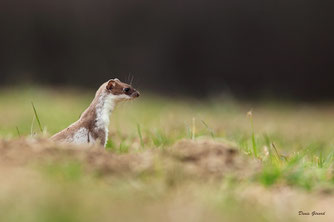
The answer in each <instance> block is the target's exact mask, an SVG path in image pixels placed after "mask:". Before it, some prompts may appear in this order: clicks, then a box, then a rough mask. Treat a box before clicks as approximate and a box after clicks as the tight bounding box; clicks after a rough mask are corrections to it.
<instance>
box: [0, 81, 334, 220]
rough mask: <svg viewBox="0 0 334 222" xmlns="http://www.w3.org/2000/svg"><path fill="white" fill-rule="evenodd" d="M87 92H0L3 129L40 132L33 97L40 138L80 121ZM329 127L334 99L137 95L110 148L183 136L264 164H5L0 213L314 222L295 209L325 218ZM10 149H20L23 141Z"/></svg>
mask: <svg viewBox="0 0 334 222" xmlns="http://www.w3.org/2000/svg"><path fill="white" fill-rule="evenodd" d="M93 95H94V92H92V91H86V90H69V89H40V88H26V87H18V88H14V89H2V90H1V91H0V136H1V137H2V138H3V139H5V140H6V141H15V140H17V138H18V137H19V136H18V135H19V134H20V135H21V136H24V137H28V138H29V137H31V136H33V137H36V136H38V135H39V136H40V135H42V134H41V133H40V132H39V131H40V130H39V128H38V125H37V123H36V121H35V120H34V113H33V109H32V106H31V102H33V103H34V105H35V107H36V110H37V113H38V116H39V119H40V121H41V123H42V126H43V127H44V133H43V136H46V135H51V134H53V133H56V132H57V131H59V130H61V129H63V128H65V127H67V126H68V125H69V124H71V123H72V122H74V121H75V120H77V119H78V117H79V115H80V114H81V112H82V111H83V110H84V109H85V108H86V107H87V106H88V105H89V103H90V101H91V100H92V98H93ZM250 110H252V112H251V113H250V112H249V111H250ZM247 113H248V115H247ZM251 122H253V126H252V124H251ZM333 133H334V104H313V105H312V104H294V103H283V102H271V101H266V102H257V103H249V102H248V103H242V102H236V101H233V100H230V99H226V98H213V99H212V100H209V101H205V102H203V101H202V102H199V101H196V100H190V99H174V98H170V99H168V98H158V97H154V96H152V95H145V93H143V94H142V96H141V97H140V98H139V99H137V100H135V101H131V102H127V103H124V104H121V105H120V106H119V107H117V108H116V110H115V111H114V113H113V114H112V118H111V125H110V136H109V138H110V141H109V143H108V147H107V149H108V152H111V153H112V154H114V155H137V154H138V155H139V154H140V153H143V152H146V151H150V150H155V151H158V152H159V155H162V156H164V155H165V154H164V150H168V149H173V144H175V143H177V142H178V141H179V140H184V139H186V140H189V141H191V140H194V141H197V140H198V141H202V140H205V141H211V142H213V143H219V144H220V143H221V144H228V145H230V146H234V147H237V148H238V149H239V150H240V153H241V155H244V154H245V155H246V156H248V158H249V159H250V160H253V161H255V162H256V163H257V164H259V166H260V167H258V169H257V170H256V172H253V173H251V174H246V176H242V177H239V176H237V175H236V174H234V173H233V171H231V172H228V174H226V175H225V174H224V177H223V178H220V179H218V180H217V179H210V178H211V177H209V178H196V179H185V175H183V174H182V172H181V171H180V172H179V171H178V170H175V169H178V168H175V169H174V168H173V170H165V169H164V168H163V167H160V166H161V165H165V164H166V165H168V164H171V163H169V162H167V163H166V162H165V161H164V160H162V159H161V157H159V158H157V159H156V160H154V161H153V162H154V166H155V168H158V169H161V170H157V171H156V170H155V171H154V172H153V173H151V172H146V171H145V173H140V174H134V175H133V174H131V175H130V176H121V177H119V176H111V177H107V178H106V177H101V176H99V173H96V172H89V171H86V170H85V166H84V165H85V163H84V162H82V161H77V160H71V159H66V161H59V162H57V161H42V162H39V163H38V164H37V165H38V166H37V167H36V164H35V162H34V164H28V165H26V164H24V165H21V164H17V165H15V167H12V165H10V166H11V167H8V166H7V165H6V163H3V164H2V166H1V167H0V171H1V175H2V176H1V177H2V178H1V179H2V180H5V181H6V182H4V183H1V187H0V190H1V194H0V208H1V209H2V210H1V213H0V220H1V221H97V220H99V221H110V220H115V221H157V220H160V221H221V220H227V221H244V220H248V221H288V220H289V221H305V220H311V219H312V216H309V217H308V216H299V215H298V211H300V210H303V211H305V212H307V211H309V212H312V211H318V212H324V211H326V215H325V216H317V218H316V219H317V220H321V221H331V220H333V218H334V217H333V213H332V212H331V211H333V207H332V206H331V204H329V203H330V201H333V199H334V198H333V197H332V196H333V194H332V192H333V191H334V172H333V160H334V151H333V144H334V143H333V142H334V137H333ZM36 134H37V135H36ZM23 144H24V143H23ZM14 147H16V145H15V146H14ZM13 150H16V151H15V152H17V155H18V156H19V155H20V151H19V148H17V149H13ZM13 152H14V151H13ZM108 152H106V153H105V155H108ZM23 154H24V152H22V155H23ZM27 155H28V154H27ZM27 158H29V156H27ZM48 158H49V157H48ZM129 161H131V159H130V160H129ZM37 162H38V161H37ZM208 164H210V163H208ZM180 167H181V168H186V167H188V165H187V166H186V164H185V165H184V166H183V165H182V164H181V166H180ZM168 169H169V168H168ZM111 175H113V174H112V173H111ZM170 181H174V182H172V183H171V182H170Z"/></svg>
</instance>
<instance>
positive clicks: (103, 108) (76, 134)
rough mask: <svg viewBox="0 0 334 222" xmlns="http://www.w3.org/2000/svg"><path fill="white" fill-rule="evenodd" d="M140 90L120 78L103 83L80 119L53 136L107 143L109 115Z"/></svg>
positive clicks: (74, 140) (65, 140)
mask: <svg viewBox="0 0 334 222" xmlns="http://www.w3.org/2000/svg"><path fill="white" fill-rule="evenodd" d="M139 95H140V94H139V92H138V91H137V90H136V89H134V88H133V87H132V86H131V85H128V84H126V83H123V82H121V81H119V80H118V79H111V80H109V81H107V82H105V83H103V84H102V85H101V86H100V88H99V89H98V90H97V92H96V94H95V98H94V99H93V101H92V103H91V104H90V105H89V107H88V108H87V109H86V110H85V111H84V112H83V113H82V114H81V116H80V118H79V120H78V121H76V122H74V123H73V124H71V125H70V126H69V127H67V128H66V129H64V130H62V131H60V132H59V133H57V134H55V135H54V136H52V137H51V140H53V141H56V142H65V143H75V144H96V143H99V144H101V145H103V146H105V145H106V143H107V140H108V126H109V117H110V114H111V112H112V111H113V109H114V108H115V106H116V105H117V103H119V102H120V101H124V100H130V99H134V98H137V97H138V96H139Z"/></svg>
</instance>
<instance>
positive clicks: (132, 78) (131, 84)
mask: <svg viewBox="0 0 334 222" xmlns="http://www.w3.org/2000/svg"><path fill="white" fill-rule="evenodd" d="M134 78H135V76H134V75H132V78H131V82H130V85H132V82H133V79H134Z"/></svg>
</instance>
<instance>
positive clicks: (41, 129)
mask: <svg viewBox="0 0 334 222" xmlns="http://www.w3.org/2000/svg"><path fill="white" fill-rule="evenodd" d="M31 105H32V108H33V110H34V114H35V118H36V120H37V123H38V127H39V129H40V131H41V132H43V128H42V125H41V121H40V120H39V117H38V114H37V111H36V108H35V105H34V103H33V102H31Z"/></svg>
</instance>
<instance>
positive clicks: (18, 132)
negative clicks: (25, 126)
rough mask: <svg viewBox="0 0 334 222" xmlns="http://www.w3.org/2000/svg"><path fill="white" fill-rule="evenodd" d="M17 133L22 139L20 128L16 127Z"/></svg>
mask: <svg viewBox="0 0 334 222" xmlns="http://www.w3.org/2000/svg"><path fill="white" fill-rule="evenodd" d="M16 132H17V135H18V136H19V137H21V133H20V130H19V128H18V127H16Z"/></svg>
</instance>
